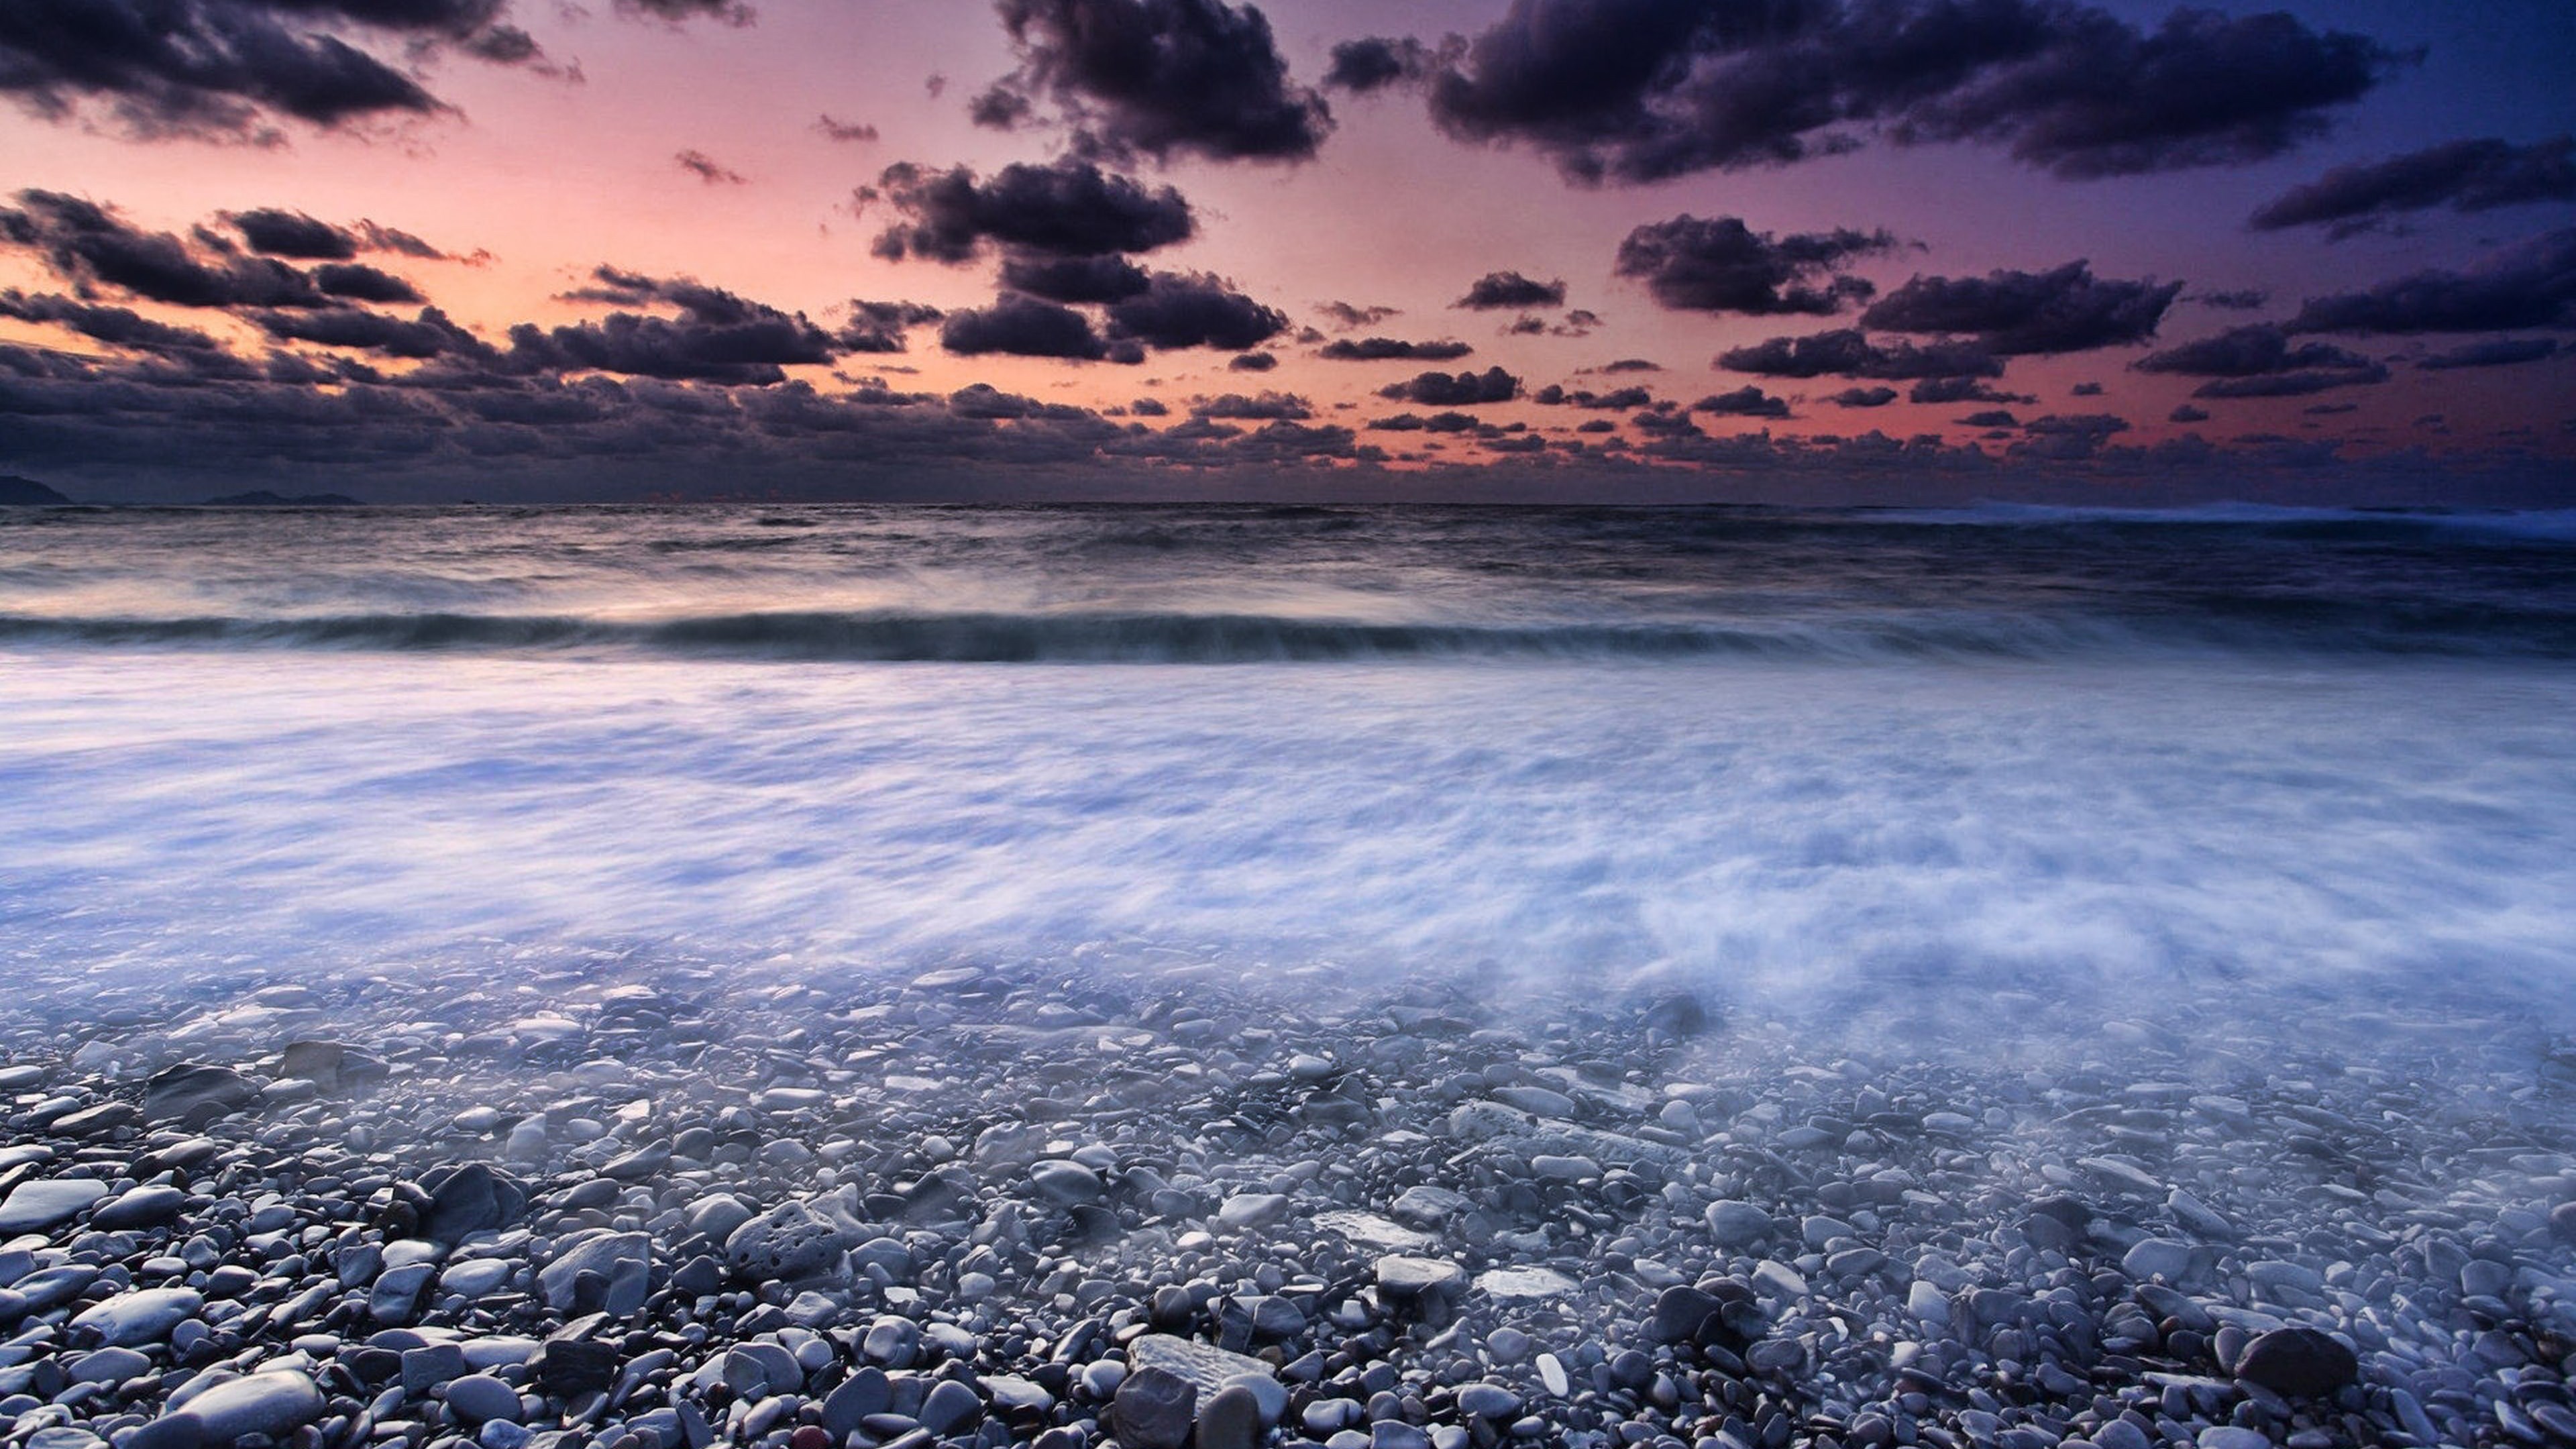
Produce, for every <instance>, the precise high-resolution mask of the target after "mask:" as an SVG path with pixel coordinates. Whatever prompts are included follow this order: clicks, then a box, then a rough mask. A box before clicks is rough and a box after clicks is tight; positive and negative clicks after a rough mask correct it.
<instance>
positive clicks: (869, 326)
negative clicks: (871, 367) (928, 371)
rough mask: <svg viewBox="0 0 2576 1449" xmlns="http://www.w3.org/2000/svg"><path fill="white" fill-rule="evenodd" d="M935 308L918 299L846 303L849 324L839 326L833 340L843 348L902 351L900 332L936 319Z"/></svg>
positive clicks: (845, 349)
mask: <svg viewBox="0 0 2576 1449" xmlns="http://www.w3.org/2000/svg"><path fill="white" fill-rule="evenodd" d="M944 315H945V314H944V313H942V312H941V311H940V310H939V309H938V308H936V307H932V306H928V305H926V304H923V303H920V302H860V301H854V302H852V303H850V325H848V326H846V327H844V328H842V329H841V330H840V332H839V333H838V334H837V335H836V336H835V338H834V340H835V341H837V342H839V343H840V345H841V348H842V350H843V351H846V352H871V353H883V352H902V351H905V350H907V349H906V347H905V342H904V333H905V332H906V331H908V330H910V329H912V328H915V327H922V326H927V325H928V324H930V323H933V322H936V321H939V320H940V319H941V317H942V316H944Z"/></svg>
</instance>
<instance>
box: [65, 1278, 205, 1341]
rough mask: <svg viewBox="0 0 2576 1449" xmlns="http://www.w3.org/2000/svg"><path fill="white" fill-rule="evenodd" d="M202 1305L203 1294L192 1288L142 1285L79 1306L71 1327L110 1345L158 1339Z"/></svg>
mask: <svg viewBox="0 0 2576 1449" xmlns="http://www.w3.org/2000/svg"><path fill="white" fill-rule="evenodd" d="M205 1306H206V1300H205V1296H204V1295H203V1294H200V1293H198V1292H197V1291H196V1290H195V1289H192V1288H145V1289H142V1290H140V1291H138V1292H134V1293H120V1294H118V1295H117V1296H115V1297H114V1298H110V1299H108V1300H107V1301H106V1302H104V1303H101V1304H99V1305H97V1306H96V1307H93V1308H87V1309H84V1310H82V1311H81V1313H80V1314H79V1315H78V1316H76V1317H75V1318H73V1319H72V1328H73V1330H74V1331H75V1332H76V1333H79V1334H82V1335H91V1336H95V1339H96V1341H97V1342H99V1343H102V1344H106V1345H108V1346H110V1347H119V1348H123V1347H131V1346H133V1345H135V1344H141V1343H158V1342H160V1341H161V1340H163V1339H165V1338H168V1337H169V1336H170V1330H171V1329H174V1328H176V1327H178V1326H179V1322H180V1320H182V1319H185V1318H191V1317H194V1316H195V1315H196V1313H197V1311H198V1310H199V1309H201V1308H203V1307H205Z"/></svg>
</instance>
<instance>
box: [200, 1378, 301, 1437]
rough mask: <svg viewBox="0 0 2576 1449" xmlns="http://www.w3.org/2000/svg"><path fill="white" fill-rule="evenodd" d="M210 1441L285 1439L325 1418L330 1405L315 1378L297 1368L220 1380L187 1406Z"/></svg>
mask: <svg viewBox="0 0 2576 1449" xmlns="http://www.w3.org/2000/svg"><path fill="white" fill-rule="evenodd" d="M184 1407H185V1408H186V1409H187V1411H188V1414H189V1416H190V1417H191V1418H194V1419H195V1420H196V1421H197V1423H198V1425H199V1426H200V1431H201V1432H202V1433H203V1434H204V1435H205V1438H206V1442H207V1443H210V1444H229V1443H231V1442H232V1441H234V1440H235V1439H238V1438H240V1437H241V1436H243V1435H244V1434H266V1435H267V1436H269V1437H270V1438H272V1439H283V1438H285V1437H286V1436H287V1435H289V1434H291V1433H293V1432H295V1430H296V1429H297V1428H299V1427H301V1426H303V1425H306V1424H310V1423H312V1422H313V1421H314V1420H316V1419H319V1418H321V1417H322V1413H323V1410H324V1409H326V1408H328V1407H329V1405H328V1404H327V1402H326V1401H325V1400H324V1399H323V1397H322V1391H321V1390H320V1389H318V1388H316V1387H314V1385H313V1380H311V1379H309V1378H307V1377H305V1376H304V1375H303V1374H301V1373H297V1372H294V1371H292V1370H282V1371H278V1372H273V1373H264V1374H252V1375H250V1376H248V1377H247V1378H238V1379H234V1380H233V1381H231V1382H230V1383H222V1384H217V1385H215V1386H214V1387H213V1388H210V1389H208V1390H206V1391H205V1392H204V1393H201V1394H198V1395H196V1396H195V1397H193V1398H191V1399H189V1400H188V1402H187V1403H186V1405H185V1406H184Z"/></svg>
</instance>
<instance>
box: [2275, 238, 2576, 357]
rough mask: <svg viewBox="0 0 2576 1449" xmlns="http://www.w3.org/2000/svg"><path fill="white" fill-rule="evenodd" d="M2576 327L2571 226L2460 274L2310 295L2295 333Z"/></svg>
mask: <svg viewBox="0 0 2576 1449" xmlns="http://www.w3.org/2000/svg"><path fill="white" fill-rule="evenodd" d="M2570 326H2576V229H2570V230H2567V231H2555V232H2551V233H2549V234H2547V235H2545V236H2539V237H2534V238H2533V239H2531V240H2530V241H2527V242H2523V243H2520V244H2519V245H2516V246H2511V247H2507V248H2505V249H2504V250H2502V251H2500V252H2497V253H2495V254H2493V255H2491V256H2489V257H2487V258H2485V259H2484V260H2482V261H2480V262H2479V263H2477V264H2476V265H2474V266H2472V267H2470V268H2468V269H2467V270H2465V271H2457V272H2453V271H2441V270H2428V271H2421V272H2416V273H2414V274H2412V275H2410V276H2404V277H2399V278H2397V279H2396V280H2394V281H2389V282H2382V283H2380V284H2379V285H2378V286H2376V287H2372V288H2370V289H2368V290H2367V291H2361V292H2345V293H2341V294H2339V295H2336V296H2330V297H2310V298H2309V299H2308V300H2307V302H2306V303H2305V304H2304V305H2302V306H2301V307H2300V308H2299V315H2298V316H2297V317H2296V318H2295V319H2294V320H2292V322H2291V323H2290V330H2291V331H2293V332H2359V333H2414V332H2488V331H2508V330H2512V329H2517V328H2525V327H2570Z"/></svg>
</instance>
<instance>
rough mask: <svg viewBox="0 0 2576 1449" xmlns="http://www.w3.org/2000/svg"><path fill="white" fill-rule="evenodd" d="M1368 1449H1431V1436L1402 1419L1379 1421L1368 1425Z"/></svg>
mask: <svg viewBox="0 0 2576 1449" xmlns="http://www.w3.org/2000/svg"><path fill="white" fill-rule="evenodd" d="M1369 1449H1431V1436H1430V1435H1429V1434H1427V1433H1424V1432H1423V1431H1422V1429H1421V1428H1420V1427H1419V1426H1418V1425H1413V1424H1408V1423H1406V1422H1404V1421H1403V1420H1402V1419H1380V1420H1378V1421H1377V1422H1376V1423H1374V1424H1371V1425H1369Z"/></svg>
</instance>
